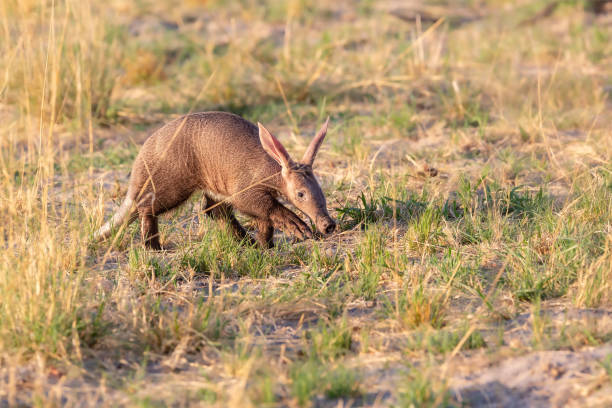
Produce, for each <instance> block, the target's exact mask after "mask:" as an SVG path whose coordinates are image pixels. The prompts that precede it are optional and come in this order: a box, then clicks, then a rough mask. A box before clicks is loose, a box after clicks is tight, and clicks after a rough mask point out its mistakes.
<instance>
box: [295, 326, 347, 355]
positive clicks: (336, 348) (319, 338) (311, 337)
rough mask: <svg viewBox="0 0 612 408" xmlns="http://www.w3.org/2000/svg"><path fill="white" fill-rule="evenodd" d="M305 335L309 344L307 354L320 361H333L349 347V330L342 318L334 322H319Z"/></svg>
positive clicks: (345, 352)
mask: <svg viewBox="0 0 612 408" xmlns="http://www.w3.org/2000/svg"><path fill="white" fill-rule="evenodd" d="M305 336H306V340H307V341H308V343H309V344H310V350H309V355H310V356H311V358H315V359H317V360H320V361H333V360H335V359H336V358H338V357H340V356H343V355H345V354H347V353H348V352H349V351H350V349H351V344H352V338H351V330H350V327H348V326H347V324H346V321H345V320H344V319H342V320H341V321H340V322H339V323H335V324H334V323H331V324H326V323H324V322H321V323H319V324H318V326H317V327H316V328H315V329H312V330H308V331H307V332H306V335H305Z"/></svg>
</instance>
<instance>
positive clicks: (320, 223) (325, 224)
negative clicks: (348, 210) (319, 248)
mask: <svg viewBox="0 0 612 408" xmlns="http://www.w3.org/2000/svg"><path fill="white" fill-rule="evenodd" d="M317 229H318V230H319V231H321V232H323V233H324V234H331V233H332V232H334V231H335V229H336V223H335V222H334V220H332V219H331V217H330V216H329V215H326V216H324V217H320V218H318V219H317Z"/></svg>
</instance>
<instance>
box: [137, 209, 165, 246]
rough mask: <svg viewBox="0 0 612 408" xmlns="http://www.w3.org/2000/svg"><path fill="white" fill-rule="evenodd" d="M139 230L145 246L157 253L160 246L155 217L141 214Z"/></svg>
mask: <svg viewBox="0 0 612 408" xmlns="http://www.w3.org/2000/svg"><path fill="white" fill-rule="evenodd" d="M140 228H141V233H142V239H143V240H144V243H145V246H146V247H147V248H151V249H155V250H158V251H159V250H160V249H161V245H160V243H159V227H158V225H157V217H156V216H154V215H152V214H142V215H141V216H140Z"/></svg>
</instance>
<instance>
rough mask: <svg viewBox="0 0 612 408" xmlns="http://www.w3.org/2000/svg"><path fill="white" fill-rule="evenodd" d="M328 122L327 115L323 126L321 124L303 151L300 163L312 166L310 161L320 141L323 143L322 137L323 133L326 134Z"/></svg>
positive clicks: (312, 161) (315, 153) (313, 157)
mask: <svg viewBox="0 0 612 408" xmlns="http://www.w3.org/2000/svg"><path fill="white" fill-rule="evenodd" d="M328 124H329V116H328V117H327V120H326V121H325V123H324V124H323V126H321V129H320V130H319V132H318V133H317V135H316V136H315V137H314V138H313V139H312V141H311V142H310V145H309V146H308V149H306V153H304V157H302V163H304V164H308V165H309V166H312V163H314V159H315V157H316V155H317V152H318V151H319V147H321V143H323V139H325V135H326V134H327V125H328Z"/></svg>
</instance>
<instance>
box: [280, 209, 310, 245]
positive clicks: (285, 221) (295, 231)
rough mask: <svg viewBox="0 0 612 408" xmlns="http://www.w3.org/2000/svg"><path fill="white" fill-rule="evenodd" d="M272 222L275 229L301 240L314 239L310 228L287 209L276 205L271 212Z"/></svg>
mask: <svg viewBox="0 0 612 408" xmlns="http://www.w3.org/2000/svg"><path fill="white" fill-rule="evenodd" d="M270 221H271V222H272V225H273V226H274V228H276V229H279V230H281V231H283V232H284V233H286V234H289V235H292V236H294V237H296V238H299V239H305V238H312V231H311V230H310V227H308V225H306V224H305V223H304V221H302V220H301V219H300V217H298V216H297V215H295V213H293V212H292V211H291V210H289V209H288V208H287V207H285V206H283V205H282V204H281V203H276V205H274V207H273V208H272V211H271V212H270Z"/></svg>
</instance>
